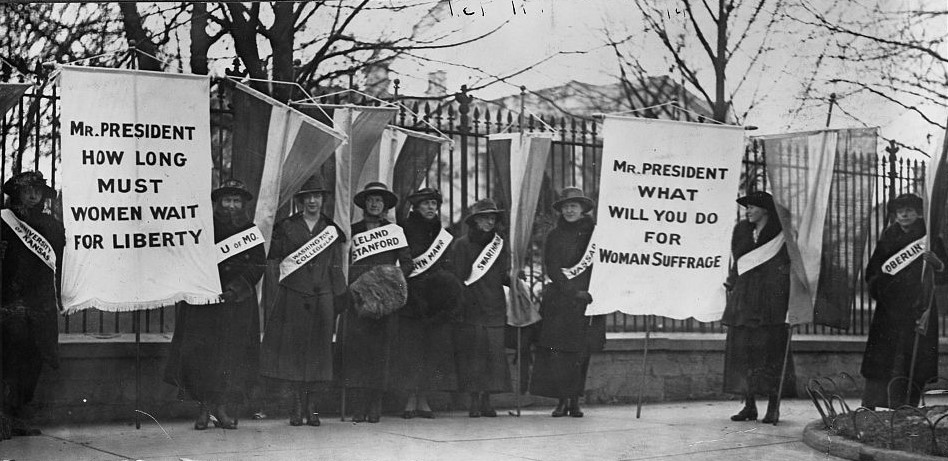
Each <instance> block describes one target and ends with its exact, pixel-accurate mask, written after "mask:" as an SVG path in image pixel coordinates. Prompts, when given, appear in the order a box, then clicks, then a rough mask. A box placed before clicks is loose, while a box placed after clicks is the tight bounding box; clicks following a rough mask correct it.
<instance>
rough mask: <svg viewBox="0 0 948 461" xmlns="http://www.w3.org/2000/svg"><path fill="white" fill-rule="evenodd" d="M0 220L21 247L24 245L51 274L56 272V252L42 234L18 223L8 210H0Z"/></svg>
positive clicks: (20, 222)
mask: <svg viewBox="0 0 948 461" xmlns="http://www.w3.org/2000/svg"><path fill="white" fill-rule="evenodd" d="M0 218H2V219H3V222H5V223H7V225H8V226H10V229H12V230H13V233H14V234H16V236H17V237H19V238H20V241H22V242H23V245H26V247H27V248H29V249H30V251H32V252H33V254H35V255H36V257H38V258H39V259H41V260H42V261H43V262H44V263H46V265H47V266H49V268H50V269H52V270H53V272H56V252H55V251H53V246H52V245H50V244H49V241H47V240H46V238H45V237H43V236H42V234H40V233H39V232H36V230H35V229H33V228H32V227H30V226H29V224H27V223H25V222H23V221H20V218H17V217H16V215H15V214H13V211H12V210H10V209H9V208H4V209H3V210H0Z"/></svg>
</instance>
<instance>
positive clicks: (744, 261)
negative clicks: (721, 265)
mask: <svg viewBox="0 0 948 461" xmlns="http://www.w3.org/2000/svg"><path fill="white" fill-rule="evenodd" d="M785 242H786V240H785V239H784V237H783V232H781V233H779V234H777V236H776V237H774V238H772V239H770V241H769V242H767V243H765V244H763V245H761V246H759V247H757V248H754V249H753V250H752V251H750V252H748V253H746V254H745V255H744V256H741V257H740V258H738V260H737V275H744V273H745V272H747V271H749V270H751V269H753V268H755V267H757V266H759V265H761V264H763V263H765V262H767V261H770V259H771V258H773V257H774V256H777V253H778V252H780V248H781V247H783V244H784V243H785Z"/></svg>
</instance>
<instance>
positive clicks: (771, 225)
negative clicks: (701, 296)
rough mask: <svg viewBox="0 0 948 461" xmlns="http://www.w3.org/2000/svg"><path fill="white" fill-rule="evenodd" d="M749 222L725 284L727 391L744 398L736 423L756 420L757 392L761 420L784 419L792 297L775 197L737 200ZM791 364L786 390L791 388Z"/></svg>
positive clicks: (737, 232) (736, 237)
mask: <svg viewBox="0 0 948 461" xmlns="http://www.w3.org/2000/svg"><path fill="white" fill-rule="evenodd" d="M737 203H739V204H741V205H743V206H745V207H746V210H745V215H746V217H747V219H746V220H744V221H741V222H739V223H737V225H736V226H735V227H734V234H733V237H732V238H731V254H732V257H733V258H734V261H732V264H731V268H730V273H729V275H728V279H727V282H726V283H725V286H726V287H727V288H728V291H729V292H730V293H729V295H728V301H727V306H726V307H725V309H724V316H723V317H722V319H721V322H722V323H723V324H724V325H727V327H728V329H727V339H726V340H725V350H724V391H725V392H728V393H732V394H738V395H742V396H744V408H743V409H742V410H741V411H740V412H738V413H737V414H736V415H734V416H731V420H733V421H748V420H756V419H757V403H756V400H755V399H756V396H757V395H766V396H768V402H767V414H766V415H765V416H764V419H763V422H765V423H773V422H776V421H777V420H778V419H779V417H780V408H779V406H780V399H779V398H778V390H779V388H780V374H781V371H782V368H783V358H784V353H785V350H786V346H787V338H788V332H789V329H788V326H787V324H786V319H787V307H788V304H789V301H790V256H789V254H788V253H787V246H786V244H785V242H784V240H783V234H782V228H781V226H780V219H779V217H778V216H777V210H776V207H775V206H774V201H773V197H771V195H770V194H768V193H766V192H760V191H758V192H753V193H751V194H749V195H747V196H745V197H741V198H739V199H738V200H737ZM792 363H793V362H792V361H790V362H788V366H787V374H786V375H785V376H784V377H783V378H784V383H785V385H784V389H786V390H787V392H792V387H793V386H792V384H791V383H792V377H793V367H792Z"/></svg>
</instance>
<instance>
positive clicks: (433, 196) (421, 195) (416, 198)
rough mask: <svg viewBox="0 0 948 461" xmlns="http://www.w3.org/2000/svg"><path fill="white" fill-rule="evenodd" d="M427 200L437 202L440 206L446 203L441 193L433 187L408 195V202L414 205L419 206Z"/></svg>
mask: <svg viewBox="0 0 948 461" xmlns="http://www.w3.org/2000/svg"><path fill="white" fill-rule="evenodd" d="M425 200H437V201H438V205H440V204H441V203H442V202H443V201H444V200H443V197H441V192H440V191H438V189H435V188H433V187H424V188H421V189H418V190H416V191H415V192H412V193H411V194H409V195H408V202H409V203H411V204H412V205H417V204H418V203H419V202H423V201H425Z"/></svg>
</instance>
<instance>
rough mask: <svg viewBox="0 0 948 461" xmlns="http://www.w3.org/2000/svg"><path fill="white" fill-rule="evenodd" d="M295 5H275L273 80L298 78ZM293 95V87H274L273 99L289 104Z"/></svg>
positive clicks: (271, 39) (283, 3)
mask: <svg viewBox="0 0 948 461" xmlns="http://www.w3.org/2000/svg"><path fill="white" fill-rule="evenodd" d="M293 5H294V4H293V3H290V2H275V3H274V4H273V26H272V27H270V48H271V49H273V80H276V81H278V82H292V81H294V79H295V78H296V76H295V75H294V72H293V21H294V15H293ZM292 94H293V87H292V86H291V85H285V84H277V85H274V86H273V97H274V98H275V99H277V100H278V101H283V102H287V101H289V100H290V98H291V97H292Z"/></svg>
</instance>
